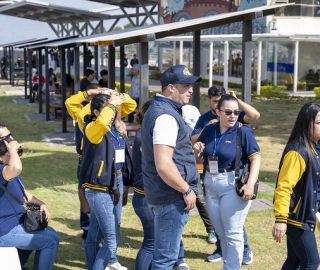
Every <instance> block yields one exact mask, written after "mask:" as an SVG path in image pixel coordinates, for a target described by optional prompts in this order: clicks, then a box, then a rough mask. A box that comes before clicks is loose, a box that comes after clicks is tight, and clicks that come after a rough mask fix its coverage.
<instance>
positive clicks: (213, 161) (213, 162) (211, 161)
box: [208, 156, 219, 174]
mask: <svg viewBox="0 0 320 270" xmlns="http://www.w3.org/2000/svg"><path fill="white" fill-rule="evenodd" d="M208 165H209V172H210V173H211V174H218V173H219V166H218V157H217V156H210V157H208Z"/></svg>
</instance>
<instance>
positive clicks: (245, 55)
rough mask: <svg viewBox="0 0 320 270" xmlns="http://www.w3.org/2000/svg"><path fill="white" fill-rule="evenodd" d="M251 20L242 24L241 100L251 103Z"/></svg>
mask: <svg viewBox="0 0 320 270" xmlns="http://www.w3.org/2000/svg"><path fill="white" fill-rule="evenodd" d="M251 49H252V20H245V21H243V23H242V100H243V101H244V102H246V103H248V104H250V103H251Z"/></svg>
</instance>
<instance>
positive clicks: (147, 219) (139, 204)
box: [132, 193, 184, 270]
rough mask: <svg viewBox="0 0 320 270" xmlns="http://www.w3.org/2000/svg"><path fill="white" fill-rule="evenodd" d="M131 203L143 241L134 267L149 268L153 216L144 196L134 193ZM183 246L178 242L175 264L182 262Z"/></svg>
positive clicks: (152, 247) (151, 256)
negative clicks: (139, 225) (141, 229)
mask: <svg viewBox="0 0 320 270" xmlns="http://www.w3.org/2000/svg"><path fill="white" fill-rule="evenodd" d="M132 205H133V208H134V211H135V212H136V214H137V216H138V217H139V218H140V220H141V223H142V227H143V242H142V246H141V247H140V250H139V252H138V254H137V258H136V265H135V269H139V270H149V269H151V262H152V258H153V250H154V216H153V214H152V212H151V210H150V209H149V207H148V204H147V202H146V199H145V196H144V195H140V194H138V193H134V195H133V199H132ZM183 258H184V247H183V243H182V241H181V242H180V249H179V255H178V260H177V261H176V263H175V265H179V264H181V263H183V262H184V261H183Z"/></svg>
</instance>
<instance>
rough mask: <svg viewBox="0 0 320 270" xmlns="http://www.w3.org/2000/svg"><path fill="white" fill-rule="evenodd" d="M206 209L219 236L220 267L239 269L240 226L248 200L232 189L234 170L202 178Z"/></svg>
mask: <svg viewBox="0 0 320 270" xmlns="http://www.w3.org/2000/svg"><path fill="white" fill-rule="evenodd" d="M204 185H205V189H206V201H207V209H208V214H209V217H210V219H211V220H212V222H213V225H214V228H215V230H216V232H217V233H218V235H219V237H220V243H221V249H222V256H223V260H224V266H223V270H227V269H230V270H235V269H240V268H241V264H242V258H243V248H244V245H243V243H244V239H243V225H244V222H245V219H246V216H247V214H248V211H249V208H250V205H251V202H252V201H246V200H243V199H241V198H240V197H239V196H238V195H237V194H236V190H235V180H234V172H228V173H220V174H218V175H215V176H212V175H211V174H210V173H208V172H206V174H205V177H204Z"/></svg>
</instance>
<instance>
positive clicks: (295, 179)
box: [272, 102, 320, 270]
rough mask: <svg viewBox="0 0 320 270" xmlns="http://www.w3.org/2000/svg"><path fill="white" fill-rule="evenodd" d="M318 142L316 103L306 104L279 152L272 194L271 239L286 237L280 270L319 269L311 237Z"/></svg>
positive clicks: (318, 194) (319, 188)
mask: <svg viewBox="0 0 320 270" xmlns="http://www.w3.org/2000/svg"><path fill="white" fill-rule="evenodd" d="M319 141H320V104H319V103H313V102H310V103H307V104H305V105H304V106H303V107H302V108H301V110H300V112H299V114H298V117H297V120H296V122H295V124H294V127H293V129H292V132H291V135H290V137H289V140H288V142H287V145H286V147H285V149H284V151H283V154H282V157H281V160H280V166H279V167H280V169H279V174H278V179H277V185H276V189H275V192H274V216H275V219H276V221H275V224H274V226H273V230H272V236H273V238H274V240H275V241H276V242H281V240H282V238H283V237H284V235H285V234H287V259H286V261H285V262H284V264H283V266H282V268H281V269H283V270H291V269H300V270H302V269H309V270H315V269H318V267H319V253H318V248H317V242H316V238H315V235H314V231H315V228H316V212H317V211H319V200H320V184H319V183H320V181H319V180H320V177H319V172H320V163H319V162H320V161H319V153H320V151H319Z"/></svg>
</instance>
